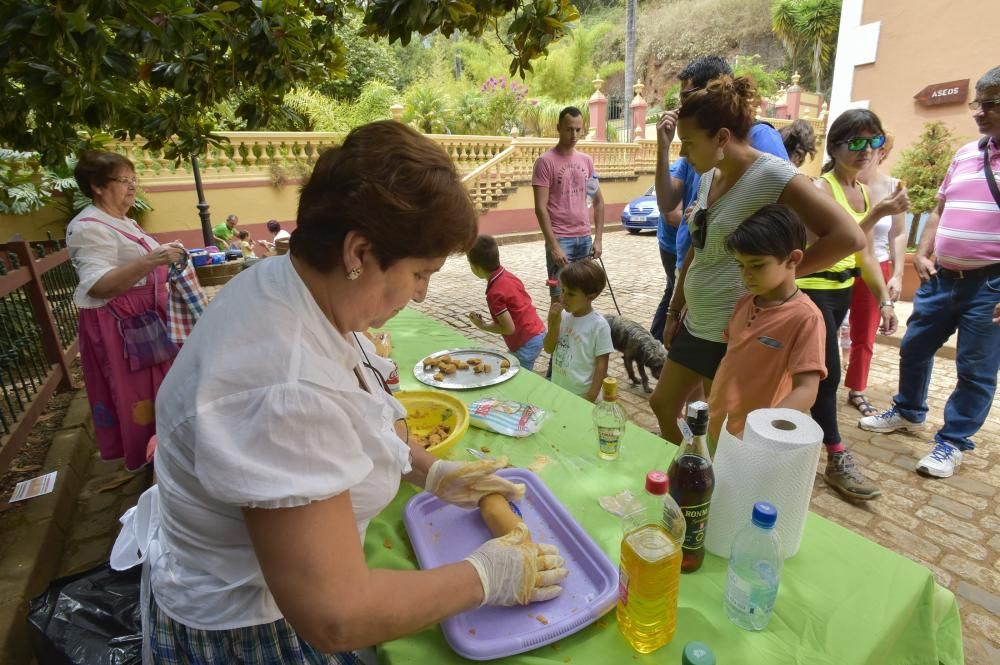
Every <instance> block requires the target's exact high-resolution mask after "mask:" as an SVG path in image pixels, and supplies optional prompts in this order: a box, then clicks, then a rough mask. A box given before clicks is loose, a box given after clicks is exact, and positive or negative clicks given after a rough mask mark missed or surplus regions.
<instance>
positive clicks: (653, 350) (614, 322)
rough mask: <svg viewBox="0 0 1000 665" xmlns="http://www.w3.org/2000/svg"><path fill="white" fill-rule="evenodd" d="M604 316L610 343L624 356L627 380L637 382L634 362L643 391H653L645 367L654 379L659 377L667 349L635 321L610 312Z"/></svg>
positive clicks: (665, 359)
mask: <svg viewBox="0 0 1000 665" xmlns="http://www.w3.org/2000/svg"><path fill="white" fill-rule="evenodd" d="M604 318H605V319H607V321H608V325H609V326H611V343H612V344H614V347H615V350H616V351H621V352H622V354H624V356H625V371H626V372H627V373H628V380H629V381H630V382H631V383H632V385H633V386H634V385H636V384H638V383H639V381H638V380H637V379H636V378H635V373H634V372H633V369H632V364H633V363H634V364H635V366H636V367H637V368H638V369H639V376H640V377H641V378H642V389H643V391H644V392H647V393H651V392H653V390H652V388H650V387H649V379H648V378H647V377H646V369H645V368H646V367H648V368H649V371H650V372H651V373H652V374H653V378H654V379H659V378H660V371H661V370H662V369H663V363H665V362H666V361H667V350H666V349H665V348H663V344H661V343H660V342H658V341H657V340H656V339H655V338H654V337H653V336H652V335H650V334H649V331H648V330H646V329H645V328H643V327H642V326H641V325H639V324H638V323H636V322H635V321H630V320H628V319H624V318H622V317H620V316H614V315H611V314H606V315H605V316H604Z"/></svg>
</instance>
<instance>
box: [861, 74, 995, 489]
mask: <svg viewBox="0 0 1000 665" xmlns="http://www.w3.org/2000/svg"><path fill="white" fill-rule="evenodd" d="M969 108H970V109H972V110H973V112H974V113H973V115H972V117H973V119H974V120H975V121H976V125H977V126H978V127H979V133H980V134H982V135H983V137H982V138H981V139H980V140H978V141H974V142H972V143H969V144H968V145H965V146H963V147H962V148H960V149H959V151H958V153H957V154H956V155H955V158H954V159H953V160H952V162H951V166H950V167H949V168H948V173H947V175H945V178H944V182H943V183H942V184H941V189H940V190H939V191H938V206H937V209H935V210H934V212H933V213H931V216H930V218H929V219H928V220H927V225H926V226H925V227H924V231H923V235H922V236H921V238H920V246H919V247H918V248H917V253H916V256H914V257H913V265H914V267H915V268H916V269H917V274H918V275H919V276H920V281H921V282H922V284H921V285H920V288H919V289H918V290H917V293H916V297H915V299H914V301H913V315H912V316H911V317H910V320H909V321H908V322H907V324H906V336H905V337H903V342H902V345H901V346H900V349H899V392H898V393H897V394H896V397H895V399H894V401H895V404H894V406H893V407H892V408H891V409H889V410H888V411H886V412H884V413H881V414H878V415H875V416H869V417H867V418H862V419H861V420H860V421H859V422H858V426H859V427H860V428H861V429H864V430H868V431H871V432H895V431H897V430H908V431H916V430H919V429H923V426H924V418H925V417H926V415H927V387H928V385H929V383H930V378H931V370H932V368H933V365H934V354H935V353H936V352H937V350H938V349H939V348H941V345H942V344H944V342H945V340H947V339H948V338H949V337H950V336H951V335H952V334H953V333H954V332H955V330H956V329H957V330H958V349H957V353H956V357H955V366H956V369H957V370H958V385H956V386H955V389H954V390H953V391H952V393H951V396H950V397H949V398H948V402H947V404H945V407H944V425H943V426H942V427H941V429H940V430H938V432H937V434H936V435H935V436H934V443H935V445H934V449H933V450H932V451H931V453H930V454H928V455H927V456H926V457H924V458H923V459H922V460H920V462H919V463H918V464H917V471H918V472H919V473H923V474H926V475H930V476H935V477H938V478H947V477H949V476H951V475H952V474H953V473H954V472H955V467H956V466H958V465H959V464H961V462H962V454H963V453H964V452H966V451H970V450H972V449H973V448H974V447H975V444H973V442H972V439H971V437H972V436H973V435H975V433H976V432H978V431H979V428H980V427H982V425H983V423H984V422H985V421H986V416H987V415H988V414H989V412H990V406H991V405H992V404H993V398H994V396H995V394H996V386H997V371H998V369H1000V200H998V199H1000V189H997V188H993V190H994V191H991V187H990V183H989V182H988V179H989V178H990V177H991V175H990V173H989V172H988V171H992V179H993V180H996V179H997V178H1000V67H994V68H993V69H991V70H990V71H988V72H987V73H986V74H984V75H983V77H982V78H981V79H979V81H978V82H977V83H976V97H975V99H974V100H973V101H972V102H970V103H969ZM987 165H988V166H989V168H988V169H987ZM994 192H996V193H994ZM935 259H936V262H935Z"/></svg>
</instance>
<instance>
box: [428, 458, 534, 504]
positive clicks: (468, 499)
mask: <svg viewBox="0 0 1000 665" xmlns="http://www.w3.org/2000/svg"><path fill="white" fill-rule="evenodd" d="M505 466H507V458H505V457H501V458H500V459H497V460H482V461H479V462H452V461H449V460H440V459H439V460H437V461H436V462H434V463H433V464H431V468H430V469H428V470H427V482H426V483H425V485H424V489H426V490H427V491H428V492H430V493H431V494H433V495H434V496H436V497H438V498H439V499H441V500H443V501H447V502H448V503H451V504H454V505H456V506H458V507H460V508H478V507H479V500H480V499H481V498H483V497H484V496H486V495H487V494H502V495H503V496H504V497H506V499H507V500H508V501H517V500H519V499H520V498H521V497H523V496H524V484H523V483H512V482H510V481H509V480H507V479H506V478H501V477H500V476H498V475H496V473H495V472H496V470H497V469H502V468H503V467H505Z"/></svg>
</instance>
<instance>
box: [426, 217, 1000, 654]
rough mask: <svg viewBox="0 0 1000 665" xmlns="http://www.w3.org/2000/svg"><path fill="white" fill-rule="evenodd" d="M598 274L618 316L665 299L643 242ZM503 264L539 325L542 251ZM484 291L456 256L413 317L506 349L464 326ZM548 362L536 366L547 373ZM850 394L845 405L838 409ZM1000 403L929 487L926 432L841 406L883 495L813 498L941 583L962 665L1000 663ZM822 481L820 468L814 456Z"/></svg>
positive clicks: (889, 384)
mask: <svg viewBox="0 0 1000 665" xmlns="http://www.w3.org/2000/svg"><path fill="white" fill-rule="evenodd" d="M604 248H605V250H604V251H605V258H604V263H605V267H606V269H607V272H608V278H609V281H610V283H611V286H612V288H613V289H614V293H615V295H616V297H617V300H618V304H619V306H620V307H621V310H622V314H623V315H624V316H625V317H627V318H630V319H633V320H635V321H639V322H641V323H643V324H644V325H648V323H649V322H650V321H651V320H652V315H653V312H654V310H655V309H656V306H657V304H658V303H659V300H660V296H661V294H662V292H663V284H664V281H663V274H662V268H661V266H660V261H659V254H658V250H657V244H656V239H655V238H653V237H651V236H650V235H648V234H643V235H639V236H632V235H628V234H625V233H611V234H608V235H607V236H605V241H604ZM500 253H501V254H500V255H501V260H502V261H503V263H504V265H505V266H506V267H507V268H509V269H510V270H511V271H512V272H514V273H515V274H516V275H517V276H518V277H520V278H521V279H522V280H523V281H524V283H525V286H526V287H527V288H528V291H529V292H530V293H531V296H532V298H533V299H534V302H535V306H536V308H537V309H538V311H539V314H540V315H541V316H542V318H543V319H544V318H545V314H546V308H547V306H548V300H549V299H548V291H547V289H546V287H545V277H546V275H545V261H544V252H543V245H542V243H541V242H539V241H537V240H535V241H532V242H525V243H520V244H511V245H504V246H503V247H501V249H500ZM484 289H485V282H483V281H481V280H479V279H477V278H476V277H475V276H474V275H473V274H472V273H471V272H470V271H469V268H468V264H467V262H466V261H465V259H464V257H453V258H450V259H449V260H448V262H447V263H446V264H445V266H444V269H443V270H442V271H441V273H440V274H438V275H436V276H435V277H434V278H433V279H432V280H431V286H430V292H429V294H428V296H427V299H426V300H425V301H424V302H423V303H420V304H418V305H415V306H414V307H415V309H417V310H419V311H423V312H425V313H427V314H429V315H431V316H434V317H435V318H437V319H439V320H441V321H443V322H444V323H447V324H448V325H450V326H452V327H454V328H457V329H458V330H459V331H460V332H462V333H463V334H465V335H467V336H468V337H470V338H473V339H475V340H478V341H482V342H484V343H490V344H498V343H499V344H502V341H501V340H500V339H499V338H498V337H497V336H495V335H490V334H488V333H483V332H481V331H479V330H477V329H476V328H475V327H474V326H473V325H472V324H471V323H470V322H469V320H468V318H467V317H466V313H467V312H468V311H470V310H475V311H479V312H482V313H483V314H486V313H487V309H486V302H485V298H484V295H483V294H484ZM595 306H596V308H597V309H598V310H599V311H601V312H607V313H613V312H614V305H613V303H612V299H611V296H610V294H609V293H608V292H607V291H605V293H604V294H602V295H601V296H600V297H599V298H598V300H597V301H596V302H595ZM898 364H899V356H898V350H897V349H896V348H895V347H892V346H888V345H884V344H879V345H878V347H877V349H876V355H875V359H874V362H873V365H872V372H871V376H870V380H869V383H870V385H869V389H868V395H869V397H870V398H871V400H872V402H873V403H875V404H876V405H877V406H880V407H881V406H885V405H887V404H888V402H889V397H890V396H891V395H892V394H893V393H894V392H895V388H896V380H897V372H898ZM545 365H546V363H545V362H539V363H538V369H539V371H541V372H544V367H545ZM610 371H611V374H612V375H613V376H617V377H619V379H620V380H621V381H622V383H623V387H624V389H623V391H622V397H621V399H622V402H623V403H624V404H625V406H626V408H627V410H628V412H629V415H630V417H631V419H632V421H633V422H635V423H637V424H638V425H640V426H641V427H644V428H646V429H649V430H651V431H656V430H657V425H656V420H655V418H653V414H652V412H651V411H650V409H649V405H648V403H647V401H646V395H645V394H644V393H643V392H642V388H641V386H638V387H629V386H628V383H627V378H626V375H625V371H624V367H623V364H622V361H621V354H617V353H616V354H614V356H613V358H612V361H611V366H610ZM954 383H955V363H954V361H953V360H950V359H947V358H941V357H939V358H938V359H937V361H936V369H935V373H934V376H933V378H932V380H931V388H930V395H929V398H928V402H929V404H930V408H931V412H930V415H929V417H928V421H929V422H930V424H931V428H936V427H937V426H939V425H940V424H941V413H942V409H943V407H944V403H945V401H946V400H947V398H948V395H949V394H950V392H951V389H952V387H953V386H954ZM844 400H846V392H844V393H843V394H842V395H841V404H844ZM998 416H1000V400H996V399H995V400H994V403H993V411H992V413H991V417H990V419H989V421H988V422H987V424H986V426H985V427H984V428H983V430H982V431H981V432H980V433H979V436H978V437H977V442H978V443H979V446H980V447H979V448H978V449H977V450H976V451H975V452H974V453H972V454H971V455H967V456H966V457H965V461H964V462H963V465H962V466H961V467H960V470H959V472H958V473H957V474H956V476H954V477H952V478H949V479H947V480H930V479H926V478H922V477H920V476H918V475H917V474H916V473H914V471H913V469H914V466H915V464H916V461H917V460H918V459H920V458H921V457H922V456H923V455H924V454H926V452H927V451H928V450H929V448H930V444H929V443H928V442H929V441H931V440H932V436H933V434H932V433H933V431H934V430H933V429H929V430H928V431H927V432H924V433H921V434H919V435H909V434H892V435H881V434H872V433H869V432H863V431H861V430H860V429H858V428H857V426H856V423H857V418H858V414H857V412H856V411H855V410H854V409H852V408H850V407H847V406H846V405H844V406H843V408H842V409H841V414H840V426H841V431H842V433H843V436H844V440H845V443H847V444H848V446H849V447H851V448H852V450H854V451H855V452H856V453H857V454H858V458H859V460H860V461H861V462H862V464H863V468H864V472H865V474H866V475H868V476H869V477H870V478H872V479H873V480H874V481H876V482H878V483H879V484H880V486H881V487H882V491H883V496H882V497H881V498H880V499H878V500H876V501H872V502H870V503H868V504H853V503H848V502H846V501H844V500H842V499H841V498H840V497H839V495H837V494H835V493H834V492H833V491H831V490H830V489H829V488H827V487H826V485H825V484H824V483H823V481H822V480H821V479H817V482H816V486H815V489H814V490H813V498H812V510H813V511H815V512H816V513H818V514H820V515H822V516H824V517H826V518H828V519H830V520H833V521H834V522H837V523H839V524H841V525H843V526H844V527H846V528H848V529H851V530H852V531H855V532H857V533H859V534H861V535H863V536H865V537H866V538H869V539H871V540H873V541H875V542H877V543H880V544H882V545H883V546H885V547H887V548H889V549H891V550H893V551H895V552H898V553H900V554H902V555H903V556H906V557H908V558H910V559H912V560H914V561H916V562H918V563H920V564H922V565H924V566H927V567H928V568H929V569H930V570H931V571H932V572H933V573H934V576H935V578H936V579H937V581H938V582H939V583H940V584H942V585H943V586H946V587H948V588H949V589H951V590H952V591H953V592H955V594H956V596H957V597H958V602H959V606H960V608H961V615H962V627H963V635H964V638H965V650H966V662H967V663H969V664H970V665H972V664H982V665H986V664H987V663H997V662H1000V504H998V502H997V499H998V494H1000V493H998V489H997V488H998V486H1000V449H998V445H997V444H1000V417H998ZM821 458H822V459H821V462H820V469H819V470H820V471H822V467H823V465H824V464H825V456H821Z"/></svg>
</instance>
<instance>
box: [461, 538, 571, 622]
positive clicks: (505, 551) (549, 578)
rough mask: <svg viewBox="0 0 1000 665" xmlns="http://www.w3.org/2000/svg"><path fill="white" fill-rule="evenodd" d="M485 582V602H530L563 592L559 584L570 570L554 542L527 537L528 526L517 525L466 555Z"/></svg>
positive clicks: (508, 603)
mask: <svg viewBox="0 0 1000 665" xmlns="http://www.w3.org/2000/svg"><path fill="white" fill-rule="evenodd" d="M465 560H466V561H468V562H469V563H471V564H472V566H473V567H474V568H475V569H476V572H477V573H479V579H480V581H481V582H482V583H483V605H501V606H504V607H509V606H511V605H527V604H528V603H535V602H538V601H542V600H551V599H553V598H555V597H556V596H558V595H559V594H560V593H562V587H561V586H559V585H558V583H559V582H561V581H562V580H563V579H564V578H565V577H566V575H567V573H568V572H569V571H568V570H566V562H565V560H563V558H562V557H561V556H559V550H557V549H556V546H555V545H540V544H537V543H533V542H531V541H530V540H529V539H528V527H526V526H525V525H524V524H523V523H521V524H518V525H517V527H515V528H514V530H513V531H511V532H510V533H508V534H507V535H506V536H502V537H500V538H494V539H493V540H487V541H486V542H485V543H483V544H482V546H480V548H479V549H477V550H476V551H475V552H473V553H472V554H470V555H469V556H467V557H465Z"/></svg>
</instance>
